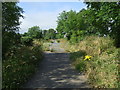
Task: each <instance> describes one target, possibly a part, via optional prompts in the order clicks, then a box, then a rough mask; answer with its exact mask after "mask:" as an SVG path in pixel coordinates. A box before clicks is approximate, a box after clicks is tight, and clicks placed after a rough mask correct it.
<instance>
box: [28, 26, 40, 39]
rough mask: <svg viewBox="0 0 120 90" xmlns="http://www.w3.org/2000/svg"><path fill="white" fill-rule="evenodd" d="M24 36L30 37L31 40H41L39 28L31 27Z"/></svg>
mask: <svg viewBox="0 0 120 90" xmlns="http://www.w3.org/2000/svg"><path fill="white" fill-rule="evenodd" d="M26 35H27V36H29V37H31V38H32V39H40V38H42V30H40V27H39V26H33V27H31V28H29V29H28V32H27V34H26Z"/></svg>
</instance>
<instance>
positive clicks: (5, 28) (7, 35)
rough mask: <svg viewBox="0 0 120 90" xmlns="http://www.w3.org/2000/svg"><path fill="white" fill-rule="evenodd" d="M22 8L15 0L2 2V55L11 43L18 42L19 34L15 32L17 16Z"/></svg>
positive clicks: (20, 13) (18, 23) (17, 21)
mask: <svg viewBox="0 0 120 90" xmlns="http://www.w3.org/2000/svg"><path fill="white" fill-rule="evenodd" d="M22 13H23V10H22V8H20V7H19V6H17V2H2V14H3V16H2V50H3V51H2V56H3V59H4V58H5V54H6V52H7V51H9V48H11V47H12V46H13V45H18V44H19V43H20V35H19V34H18V33H17V31H18V29H19V25H20V22H19V18H21V17H23V16H22Z"/></svg>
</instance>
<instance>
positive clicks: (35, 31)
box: [21, 26, 56, 46]
mask: <svg viewBox="0 0 120 90" xmlns="http://www.w3.org/2000/svg"><path fill="white" fill-rule="evenodd" d="M33 39H44V40H49V39H56V31H55V30H54V29H52V28H51V29H49V30H42V29H40V27H39V26H33V27H31V28H29V29H28V32H25V33H24V34H22V38H21V40H22V43H23V44H25V45H27V46H29V45H32V41H33ZM29 43H30V44H29Z"/></svg>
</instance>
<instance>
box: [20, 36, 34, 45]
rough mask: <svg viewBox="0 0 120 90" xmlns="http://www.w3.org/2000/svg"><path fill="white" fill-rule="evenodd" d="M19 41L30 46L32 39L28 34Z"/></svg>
mask: <svg viewBox="0 0 120 90" xmlns="http://www.w3.org/2000/svg"><path fill="white" fill-rule="evenodd" d="M21 42H22V44H24V45H26V46H32V45H33V43H32V42H33V39H32V38H31V37H29V36H25V37H22V38H21Z"/></svg>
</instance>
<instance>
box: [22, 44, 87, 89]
mask: <svg viewBox="0 0 120 90" xmlns="http://www.w3.org/2000/svg"><path fill="white" fill-rule="evenodd" d="M53 46H57V48H59V53H45V58H44V60H43V61H42V63H40V64H39V68H38V71H37V72H36V74H35V75H34V76H33V77H32V79H30V80H29V81H28V82H27V83H26V84H25V86H24V87H25V88H89V85H88V84H87V83H86V81H87V80H86V78H85V77H84V75H82V74H80V73H79V72H77V71H76V70H75V69H74V68H73V67H72V66H71V63H70V61H69V53H64V50H63V49H60V47H59V44H53V45H52V47H53ZM55 48H56V47H55ZM57 48H56V51H58V50H57Z"/></svg>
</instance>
